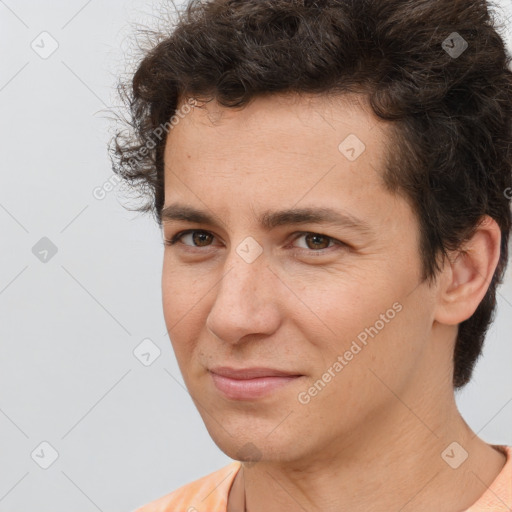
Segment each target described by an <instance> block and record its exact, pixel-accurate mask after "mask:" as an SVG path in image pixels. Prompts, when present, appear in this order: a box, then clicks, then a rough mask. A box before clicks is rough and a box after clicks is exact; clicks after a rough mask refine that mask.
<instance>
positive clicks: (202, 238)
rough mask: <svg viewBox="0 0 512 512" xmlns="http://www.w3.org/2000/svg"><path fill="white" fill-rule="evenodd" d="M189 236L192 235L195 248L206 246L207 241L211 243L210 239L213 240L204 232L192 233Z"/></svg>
mask: <svg viewBox="0 0 512 512" xmlns="http://www.w3.org/2000/svg"><path fill="white" fill-rule="evenodd" d="M189 234H190V235H192V241H193V242H194V244H195V245H196V246H197V247H205V246H207V245H208V241H209V239H210V241H211V238H213V237H212V235H211V234H210V233H207V232H206V231H193V232H192V233H189Z"/></svg>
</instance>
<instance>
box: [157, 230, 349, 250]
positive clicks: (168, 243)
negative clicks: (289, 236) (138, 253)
mask: <svg viewBox="0 0 512 512" xmlns="http://www.w3.org/2000/svg"><path fill="white" fill-rule="evenodd" d="M189 233H207V234H208V235H211V234H212V233H210V232H209V231H205V230H204V229H187V230H185V231H180V232H179V233H176V234H175V235H174V236H173V237H172V238H171V239H170V240H169V239H164V242H163V245H164V246H173V245H175V244H176V243H177V242H179V240H180V239H181V238H182V237H183V236H185V235H187V234H189ZM295 234H296V235H297V236H296V237H295V238H294V239H293V240H292V242H295V240H297V239H299V238H301V237H302V236H304V235H320V236H321V237H324V238H327V239H328V240H329V242H334V243H333V245H332V246H331V247H326V248H325V249H319V250H317V251H315V250H313V249H303V248H302V247H297V249H299V250H302V251H305V252H308V253H314V254H318V253H319V254H322V253H323V252H324V251H327V250H328V249H332V247H334V246H335V245H338V246H341V247H348V245H347V244H346V243H344V242H342V241H340V240H337V239H336V238H333V237H331V236H327V235H324V234H322V233H317V232H315V231H300V232H297V233H295ZM213 236H214V235H213ZM183 245H185V247H188V248H190V249H201V247H196V246H191V245H186V244H183ZM206 247H209V246H206Z"/></svg>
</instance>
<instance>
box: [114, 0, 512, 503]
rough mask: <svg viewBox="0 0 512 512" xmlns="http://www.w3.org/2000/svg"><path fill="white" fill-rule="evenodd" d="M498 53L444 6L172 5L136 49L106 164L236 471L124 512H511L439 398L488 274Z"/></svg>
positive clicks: (393, 0)
mask: <svg viewBox="0 0 512 512" xmlns="http://www.w3.org/2000/svg"><path fill="white" fill-rule="evenodd" d="M509 64H510V56H509V55H508V54H507V53H506V50H505V48H504V44H503V41H502V39H501V38H500V37H499V35H498V34H497V32H496V31H495V29H494V27H493V25H492V23H491V20H490V16H489V12H488V6H487V4H486V2H485V1H476V2H471V3H470V4H468V3H467V2H462V1H457V0H450V1H446V0H443V1H441V0H428V1H427V0H423V1H421V0H420V1H418V0H415V1H414V2H413V1H406V0H367V1H361V0H359V1H357V2H356V1H350V0H317V1H313V0H310V1H308V0H274V1H270V0H243V1H242V0H231V1H229V0H213V1H211V2H202V3H199V2H194V3H191V4H189V6H188V9H187V11H186V12H185V15H184V16H183V17H182V18H181V19H180V21H179V23H178V26H177V27H176V28H175V30H174V31H173V33H172V34H171V35H170V36H169V37H168V38H165V39H164V40H163V41H161V42H160V43H159V44H157V45H155V47H154V48H153V49H151V51H150V52H148V55H147V56H146V57H145V59H144V60H143V61H142V63H141V64H140V66H139V68H138V70H137V72H136V73H135V75H134V78H133V90H132V93H131V96H130V98H129V99H130V106H131V108H132V114H133V120H134V123H133V126H134V127H135V131H134V133H133V138H132V139H131V140H130V139H123V140H122V141H121V142H119V140H116V152H115V155H116V157H117V163H116V165H115V169H116V171H117V172H118V173H119V174H120V175H122V176H123V177H124V178H126V179H128V180H131V181H132V182H138V183H139V184H142V185H143V186H144V187H145V190H148V189H149V190H150V191H151V194H150V204H149V205H148V207H147V208H146V210H150V209H151V211H153V213H154V214H155V215H156V218H157V220H158V222H159V224H160V226H161V227H162V230H163V235H164V237H165V240H166V242H165V251H164V261H163V272H162V294H163V308H164V316H165V321H166V325H167V328H168V332H169V337H170V339H171V342H172V345H173V349H174V351H175V353H176V357H177V361H178V364H179V366H180V370H181V372H182V375H183V378H184V381H185V383H186V385H187V388H188V390H189V392H190V395H191V397H192V399H193V400H194V403H195V404H196V406H197V408H198V410H199V412H200V414H201V416H202V419H203V420H204V422H205V425H206V427H207V429H208V432H209V433H210V435H211V437H212V439H213V440H214V442H215V443H216V444H217V445H218V446H219V448H220V449H221V450H222V451H223V452H225V453H226V454H227V455H228V456H230V457H231V458H233V459H234V460H235V462H233V463H232V464H230V465H229V466H227V467H226V468H222V469H220V470H219V471H217V472H215V473H212V474H211V475H207V476H205V477H203V478H201V479H200V480H197V481H195V482H192V483H189V484H187V485H185V486H183V487H181V488H180V489H177V490H175V491H174V492H172V493H170V494H168V495H166V496H163V497H161V498H159V499H157V500H155V501H153V502H152V503H150V504H148V505H146V506H144V507H142V508H140V509H138V510H139V512H152V511H166V512H167V511H169V512H170V511H173V512H177V511H180V512H181V511H208V512H225V511H231V512H233V511H235V510H236V511H243V510H249V511H250V512H274V511H278V510H279V511H280V510H288V511H300V510H308V511H341V510H351V511H353V512H359V511H363V510H364V511H370V510H374V511H391V510H393V511H401V512H412V511H415V512H423V511H425V512H426V511H429V512H430V511H433V510H435V511H436V512H460V511H464V510H470V511H471V512H483V511H491V510H492V511H493V512H496V511H505V510H510V507H512V458H511V456H512V448H511V447H510V446H506V445H489V444H487V443H486V442H485V441H483V440H482V439H480V438H479V437H478V436H477V435H476V434H475V433H474V432H473V431H472V430H471V429H470V427H469V426H468V425H467V424H466V422H465V421H464V419H463V418H462V417H461V415H460V413H459V411H458V410H457V407H456V403H455V399H454V390H456V389H460V388H461V387H463V386H464V385H465V384H467V382H468V381H469V380H470V378H471V374H472V369H473V367H474V364H475V362H476V360H477V359H478V357H479V355H480V354H481V350H482V344H483V340H484V336H485V332H486V329H487V328H488V326H489V323H490V321H491V319H492V314H493V311H494V308H495V303H496V297H495V294H496V286H497V285H498V284H499V283H500V282H501V279H502V276H503V273H504V270H505V267H506V264H507V257H508V237H509V232H510V226H511V216H510V204H509V196H510V195H509V194H508V193H507V190H508V189H509V188H510V187H511V186H512V184H511V173H510V171H511V161H512V160H511V156H512V155H511V148H512V122H511V121H512V72H511V71H510V69H509V67H508V66H509ZM163 133H164V134H165V136H163V135H162V134H163ZM510 190H512V189H510Z"/></svg>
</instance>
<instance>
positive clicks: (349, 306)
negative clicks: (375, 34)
mask: <svg viewBox="0 0 512 512" xmlns="http://www.w3.org/2000/svg"><path fill="white" fill-rule="evenodd" d="M220 114H222V115H220ZM209 116H210V117H209ZM212 119H213V120H214V122H213V123H212V121H211V120H212ZM350 134H354V135H355V136H356V137H357V139H359V141H361V142H362V143H364V145H365V149H364V150H363V146H362V145H361V144H360V142H358V141H357V140H356V139H355V138H354V136H351V137H349V138H348V139H347V137H348V136H349V135H350ZM344 141H345V142H344ZM387 141H388V133H387V131H386V125H385V124H384V123H382V122H381V121H379V120H377V118H375V117H374V116H373V115H372V114H370V113H369V111H368V109H366V108H364V109H363V108H362V107H361V106H360V105H358V104H356V103H354V102H352V103H349V101H348V99H347V98H346V97H345V98H341V97H340V98H338V99H336V100H333V101H332V102H329V101H328V100H327V99H325V98H322V99H321V98H316V99H314V98H309V99H306V98H305V97H303V98H300V99H299V98H297V97H292V96H280V97H278V96H273V97H269V98H265V99H263V98H259V99H257V100H255V101H254V102H253V103H251V104H250V105H249V106H247V107H245V108H244V109H241V110H233V109H224V108H222V107H220V106H219V105H218V104H217V103H215V102H212V103H210V104H207V106H205V107H204V108H194V109H193V110H192V112H190V113H188V114H186V115H185V116H184V117H183V119H181V120H180V121H179V123H178V124H177V125H176V126H175V127H174V128H173V129H172V130H171V132H170V133H169V136H168V140H167V145H166V152H165V207H168V206H171V205H177V204H179V205H181V206H187V207H190V208H193V209H196V210H201V211H203V212H204V213H205V214H207V215H209V216H211V217H213V218H214V220H215V223H214V224H211V223H209V222H187V221H185V220H165V219H164V225H163V226H164V227H163V230H164V231H163V234H164V236H165V238H166V239H171V238H172V237H173V236H174V235H176V234H177V233H179V232H182V231H184V230H196V231H195V232H191V233H188V234H185V235H183V237H182V238H181V240H179V241H177V242H176V243H175V244H174V245H172V246H167V247H166V249H165V255H164V262H163V274H162V293H163V308H164V316H165V321H166V325H167V328H168V332H169V336H170V339H171V342H172V345H173V348H174V351H175V354H176V357H177V361H178V364H179V366H180V370H181V372H182V374H183V378H184V380H185V383H186V385H187V388H188V390H189V392H190V395H191V396H192V398H193V400H194V402H195V404H196V406H197V407H198V410H199V413H200V414H201V416H202V418H203V420H204V422H205V425H206V427H207V429H208V431H209V433H210V435H211V436H212V438H213V439H214V441H215V442H216V443H217V445H218V446H219V447H220V448H221V449H222V450H223V451H224V452H225V453H226V454H228V455H229V456H230V457H232V458H238V459H241V458H243V456H242V454H243V453H244V452H251V450H252V452H253V454H254V455H253V456H254V457H255V458H259V457H261V458H262V459H267V460H278V459H280V460H293V459H295V458H300V457H302V456H304V455H308V454H312V453H318V452H319V451H320V450H321V449H322V448H323V449H327V447H330V448H329V449H332V448H333V443H334V442H336V443H338V444H340V443H350V442H354V440H355V439H358V436H360V435H363V434H364V433H365V432H366V433H370V432H371V429H372V428H376V425H378V424H379V421H380V419H381V418H383V417H386V415H390V416H392V415H393V414H394V411H397V410H398V408H397V406H398V407H401V408H402V409H404V407H403V405H401V404H400V403H399V401H398V400H397V396H401V397H402V399H403V398H405V397H406V396H409V397H410V402H409V403H412V402H414V399H415V398H417V396H415V394H419V387H418V384H417V382H418V381H419V380H420V379H423V383H422V385H425V378H426V376H427V375H430V374H434V373H435V372H436V369H432V368H431V367H430V368H428V371H427V363H428V360H427V356H426V353H427V352H428V351H426V350H425V349H426V346H427V341H428V339H429V337H430V336H431V335H432V333H431V327H432V323H433V309H434V305H435V290H434V289H430V288H428V287H427V286H426V284H420V275H421V272H420V259H419V253H418V244H419V233H418V225H417V222H416V219H415V217H414V216H413V213H412V211H411V209H410V207H409V205H408V204H407V203H406V201H405V200H403V199H402V198H399V197H395V196H393V195H392V194H391V193H389V192H388V191H386V189H385V188H384V186H383V183H382V179H381V177H380V174H379V173H380V172H381V169H382V166H383V158H384V154H385V152H386V151H387V147H386V144H387ZM340 144H341V146H340ZM391 150H393V148H391ZM165 207H164V208H165ZM319 208H323V209H331V210H334V211H335V212H337V213H339V214H340V215H341V214H345V215H350V216H352V217H355V218H358V219H360V220H361V221H362V222H364V223H365V224H366V229H362V228H360V227H357V226H356V225H350V224H349V223H342V222H340V221H339V220H333V221H320V222H318V221H317V222H311V221H309V222H302V223H297V222H295V223H277V225H274V226H273V227H272V228H271V229H269V227H268V226H267V227H264V226H262V225H260V224H259V222H258V219H259V218H260V217H261V216H262V215H263V213H266V212H278V211H282V210H290V209H293V210H295V209H301V210H302V209H311V210H317V209H319ZM281 220H283V219H281ZM284 220H288V221H290V220H293V218H292V217H288V218H287V219H286V218H285V219H284ZM295 220H297V219H295ZM217 367H231V368H234V369H246V368H254V367H258V368H261V367H264V368H271V369H274V370H279V371H282V372H286V373H288V374H293V375H296V376H298V377H294V378H288V379H284V378H279V377H274V378H273V379H272V378H267V379H260V380H258V381H256V380H253V381H252V382H246V384H247V385H240V381H239V382H233V380H230V379H223V378H221V377H214V376H213V374H212V373H211V370H212V369H213V370H214V369H215V368H217ZM428 372H430V374H429V373H428ZM216 382H217V383H219V386H220V388H222V389H220V388H219V387H218V386H217V385H216ZM248 443H252V445H254V446H252V445H249V444H248ZM254 447H255V448H254ZM239 450H241V451H239Z"/></svg>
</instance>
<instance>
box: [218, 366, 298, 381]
mask: <svg viewBox="0 0 512 512" xmlns="http://www.w3.org/2000/svg"><path fill="white" fill-rule="evenodd" d="M210 372H212V373H215V374H217V375H221V376H222V377H228V378H230V379H237V380H242V379H257V378H260V377H297V376H300V374H298V373H296V372H287V371H282V370H275V369H273V368H262V367H253V368H240V369H235V368H230V367H229V366H218V367H216V368H211V369H210Z"/></svg>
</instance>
